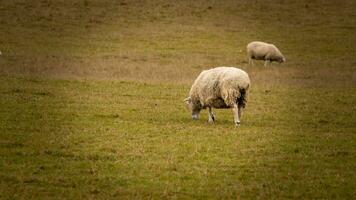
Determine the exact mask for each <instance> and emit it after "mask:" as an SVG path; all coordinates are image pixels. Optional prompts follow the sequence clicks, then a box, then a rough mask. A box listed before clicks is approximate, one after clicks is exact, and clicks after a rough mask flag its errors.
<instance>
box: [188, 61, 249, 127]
mask: <svg viewBox="0 0 356 200" xmlns="http://www.w3.org/2000/svg"><path fill="white" fill-rule="evenodd" d="M249 87H250V78H249V76H248V74H247V73H246V72H245V71H243V70H241V69H238V68H234V67H217V68H213V69H209V70H204V71H203V72H201V73H200V75H199V76H198V78H197V79H196V80H195V81H194V84H193V85H192V87H191V89H190V92H189V97H188V98H186V99H185V100H184V101H185V102H186V104H187V105H188V107H189V109H190V111H191V114H192V118H193V119H198V117H199V113H200V111H201V109H205V108H208V109H209V120H208V121H209V122H214V121H215V116H214V114H213V112H212V108H232V109H233V112H234V122H235V124H236V125H239V124H240V118H241V114H242V109H243V108H245V106H246V103H247V96H248V89H249Z"/></svg>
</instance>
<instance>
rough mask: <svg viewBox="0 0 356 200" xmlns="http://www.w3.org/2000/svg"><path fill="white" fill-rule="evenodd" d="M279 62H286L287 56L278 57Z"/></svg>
mask: <svg viewBox="0 0 356 200" xmlns="http://www.w3.org/2000/svg"><path fill="white" fill-rule="evenodd" d="M278 62H279V63H283V62H286V58H285V57H281V58H279V59H278Z"/></svg>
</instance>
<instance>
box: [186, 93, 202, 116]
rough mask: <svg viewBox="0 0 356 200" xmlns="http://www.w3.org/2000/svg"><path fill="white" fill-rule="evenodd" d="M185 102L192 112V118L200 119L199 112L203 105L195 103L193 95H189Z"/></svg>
mask: <svg viewBox="0 0 356 200" xmlns="http://www.w3.org/2000/svg"><path fill="white" fill-rule="evenodd" d="M184 102H185V103H186V105H187V107H188V109H189V110H190V111H191V113H192V119H198V118H199V113H200V110H201V106H200V105H198V104H196V103H194V102H193V100H192V98H191V97H188V98H186V99H184Z"/></svg>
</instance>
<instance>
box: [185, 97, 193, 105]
mask: <svg viewBox="0 0 356 200" xmlns="http://www.w3.org/2000/svg"><path fill="white" fill-rule="evenodd" d="M184 102H185V103H186V104H189V103H190V102H192V98H191V97H187V98H185V99H184Z"/></svg>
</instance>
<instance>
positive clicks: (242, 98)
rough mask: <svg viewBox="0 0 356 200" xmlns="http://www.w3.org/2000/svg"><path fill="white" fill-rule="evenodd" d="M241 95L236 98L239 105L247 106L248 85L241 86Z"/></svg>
mask: <svg viewBox="0 0 356 200" xmlns="http://www.w3.org/2000/svg"><path fill="white" fill-rule="evenodd" d="M239 90H240V91H239V92H240V97H239V98H237V99H236V103H237V105H239V106H242V107H243V108H245V107H246V104H247V97H248V91H247V90H248V86H247V88H240V89H239Z"/></svg>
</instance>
